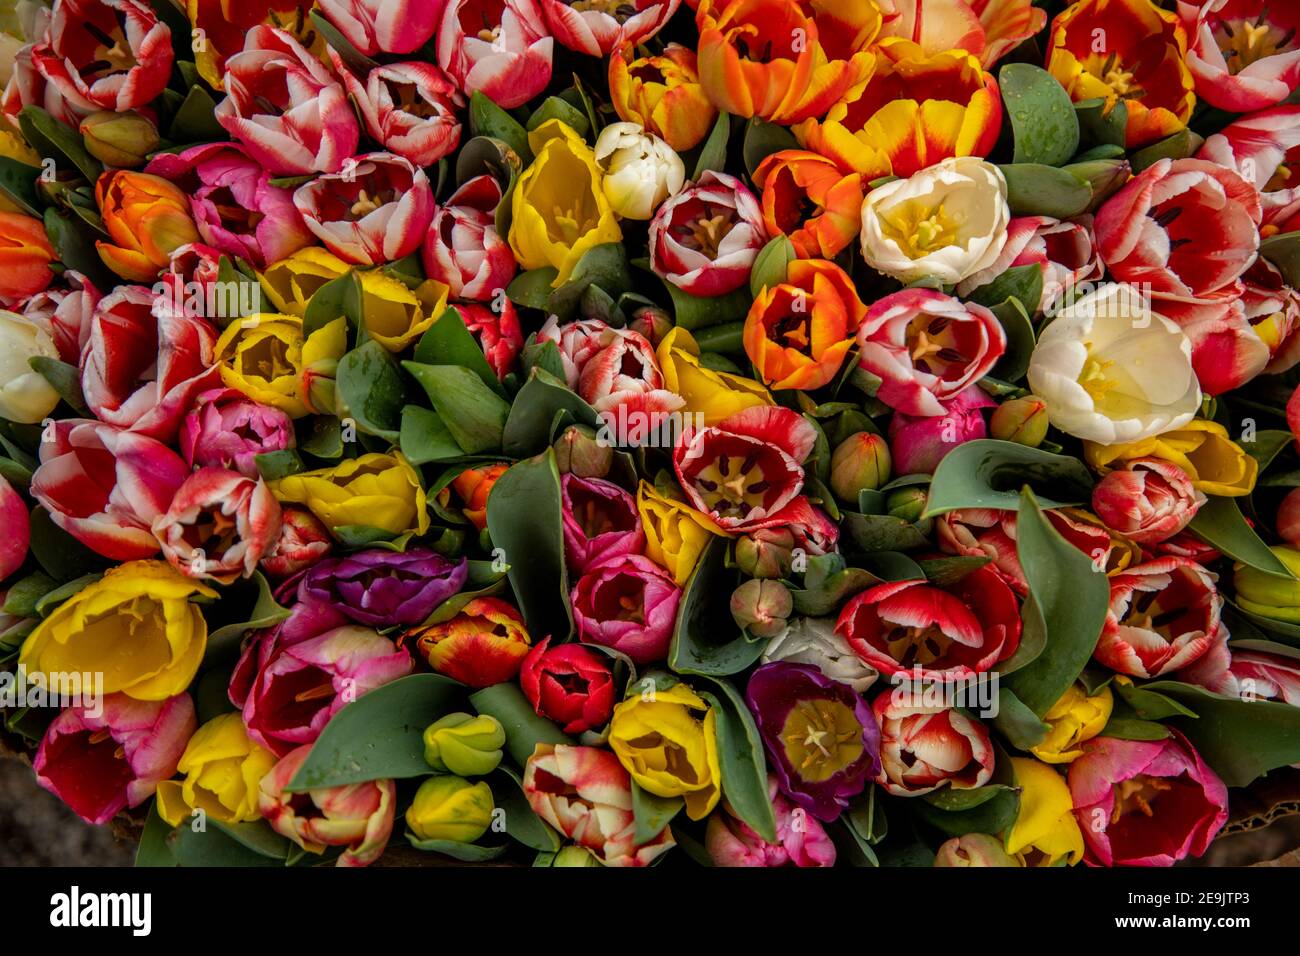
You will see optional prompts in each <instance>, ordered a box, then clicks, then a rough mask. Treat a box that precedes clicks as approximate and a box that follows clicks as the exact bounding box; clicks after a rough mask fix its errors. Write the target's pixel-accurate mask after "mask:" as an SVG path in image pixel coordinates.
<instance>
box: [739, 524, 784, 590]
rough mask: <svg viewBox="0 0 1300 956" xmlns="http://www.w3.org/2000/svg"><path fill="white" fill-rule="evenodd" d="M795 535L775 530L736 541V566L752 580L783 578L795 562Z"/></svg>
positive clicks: (746, 536) (782, 530)
mask: <svg viewBox="0 0 1300 956" xmlns="http://www.w3.org/2000/svg"><path fill="white" fill-rule="evenodd" d="M794 545H795V541H794V534H793V533H792V532H790V531H787V530H784V529H779V528H778V529H774V530H767V531H761V532H757V533H755V534H752V535H745V536H744V537H743V538H740V539H738V540H737V541H736V564H737V565H739V567H740V570H741V571H743V572H744V573H745V574H747V575H749V576H750V577H751V578H783V577H785V576H786V575H788V574H789V573H790V571H791V564H792V563H793V560H794V554H793V552H794Z"/></svg>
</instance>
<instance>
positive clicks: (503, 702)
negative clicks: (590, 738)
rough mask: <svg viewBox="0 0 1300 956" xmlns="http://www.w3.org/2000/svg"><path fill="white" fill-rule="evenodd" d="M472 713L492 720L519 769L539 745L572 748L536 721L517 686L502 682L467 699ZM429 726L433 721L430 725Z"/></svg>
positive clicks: (551, 728)
mask: <svg viewBox="0 0 1300 956" xmlns="http://www.w3.org/2000/svg"><path fill="white" fill-rule="evenodd" d="M469 702H470V705H471V706H472V707H473V708H474V712H475V713H478V714H483V715H486V716H489V717H495V718H496V719H497V720H498V721H500V723H501V727H502V729H503V730H505V733H506V752H507V753H509V754H510V756H511V758H512V759H513V760H514V761H515V763H517V764H519V766H521V767H522V766H524V765H525V764H527V763H528V758H529V757H531V756H532V755H533V751H534V750H536V749H537V745H538V744H572V743H573V741H572V740H571V739H570V738H569V737H568V736H566V735H565V734H564V732H563V731H561V730H560V728H559V727H557V726H555V724H553V723H551V722H550V721H549V720H547V719H546V718H545V717H539V716H538V714H537V711H535V710H534V709H533V705H532V704H530V703H529V702H528V698H527V697H525V696H524V692H523V691H522V690H520V689H519V685H518V684H516V683H514V682H513V681H503V682H502V683H500V684H493V685H492V686H491V687H484V688H483V689H482V690H478V691H475V692H474V693H472V694H470V695H469ZM431 722H432V721H431Z"/></svg>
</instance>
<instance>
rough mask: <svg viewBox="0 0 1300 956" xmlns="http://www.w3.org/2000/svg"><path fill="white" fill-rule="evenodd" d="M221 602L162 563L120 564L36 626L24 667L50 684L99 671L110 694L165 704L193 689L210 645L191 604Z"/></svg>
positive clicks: (26, 646)
mask: <svg viewBox="0 0 1300 956" xmlns="http://www.w3.org/2000/svg"><path fill="white" fill-rule="evenodd" d="M216 596H217V592H216V591H213V590H212V589H211V588H209V587H206V586H204V585H202V584H199V583H197V582H195V581H191V580H190V579H188V578H186V577H184V576H183V575H181V574H178V573H177V572H175V571H173V570H172V569H171V568H170V567H168V566H167V565H166V564H164V563H163V562H161V561H128V562H127V563H126V564H119V565H117V566H116V567H114V568H111V569H110V570H109V571H108V572H107V573H106V574H105V575H104V576H103V577H102V578H100V579H99V580H98V581H95V582H93V583H91V584H87V585H86V586H85V587H84V588H82V589H81V590H80V591H78V592H77V593H76V594H74V595H73V596H72V597H70V598H68V599H67V600H66V601H64V602H63V603H62V604H60V605H59V606H58V607H57V608H55V610H54V611H53V612H51V613H50V615H49V616H48V617H46V618H45V619H44V620H42V621H41V623H40V624H38V625H37V626H36V629H35V630H34V631H32V632H31V634H29V635H28V636H27V639H26V640H25V641H24V642H23V646H22V652H21V653H20V655H19V658H18V663H19V666H20V667H23V668H24V669H25V670H26V671H27V673H28V675H29V677H30V678H32V679H33V680H41V681H42V682H44V683H48V677H47V675H50V674H72V673H76V674H85V673H92V674H95V675H97V677H98V680H99V684H100V686H99V688H98V689H99V690H100V692H102V693H104V694H116V693H118V692H119V691H121V692H122V693H124V694H126V696H128V697H131V698H133V699H134V700H144V701H151V700H155V701H156V700H166V699H167V698H168V697H174V696H175V695H176V694H179V693H181V692H183V691H184V690H185V689H186V688H187V687H189V685H190V681H192V680H193V679H194V675H195V673H196V672H197V671H198V668H199V664H200V662H201V661H202V660H203V651H204V649H205V648H206V647H207V643H208V628H207V624H206V623H205V622H204V619H203V614H202V613H201V612H200V611H199V608H198V606H197V605H195V604H194V603H192V601H191V598H195V597H204V598H215V597H216ZM181 769H182V770H184V768H183V767H182V768H181Z"/></svg>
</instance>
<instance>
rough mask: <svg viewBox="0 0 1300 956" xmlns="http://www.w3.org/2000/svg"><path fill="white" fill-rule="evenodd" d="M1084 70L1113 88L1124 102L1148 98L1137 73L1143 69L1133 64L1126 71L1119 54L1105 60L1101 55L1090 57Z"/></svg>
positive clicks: (1114, 53)
mask: <svg viewBox="0 0 1300 956" xmlns="http://www.w3.org/2000/svg"><path fill="white" fill-rule="evenodd" d="M1084 69H1085V70H1087V71H1088V72H1089V73H1091V74H1092V75H1093V76H1095V77H1097V79H1099V80H1101V82H1103V83H1105V84H1106V85H1107V86H1109V87H1110V88H1111V91H1112V92H1113V93H1114V94H1115V95H1116V96H1117V97H1119V98H1120V99H1122V100H1136V99H1141V98H1142V97H1144V96H1146V90H1144V89H1142V87H1141V86H1139V85H1138V82H1137V72H1138V70H1140V69H1141V64H1139V63H1135V64H1133V68H1132V69H1125V67H1124V64H1122V63H1120V62H1119V54H1118V53H1116V52H1114V51H1111V53H1110V54H1109V55H1108V56H1107V57H1106V58H1105V59H1104V60H1103V59H1101V56H1100V54H1094V55H1093V56H1090V57H1089V58H1088V60H1087V62H1086V63H1085V64H1084Z"/></svg>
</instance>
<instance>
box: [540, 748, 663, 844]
mask: <svg viewBox="0 0 1300 956" xmlns="http://www.w3.org/2000/svg"><path fill="white" fill-rule="evenodd" d="M523 788H524V797H525V798H527V800H528V805H529V806H530V807H531V808H532V810H533V812H534V813H536V814H537V815H538V816H539V817H541V818H542V819H543V820H545V821H546V822H547V823H549V824H550V825H551V826H553V827H554V828H555V829H556V830H558V831H559V832H560V833H562V834H564V836H565V837H566V838H567V839H570V840H572V841H573V842H574V843H575V844H577V845H578V846H579V847H584V848H585V849H587V850H589V851H591V853H592V854H593V855H594V856H595V857H596V859H598V860H599V861H600V862H601V863H603V864H604V865H606V866H649V865H650V864H651V863H652V862H654V860H655V859H656V858H658V857H659V856H660V855H662V854H663V853H666V852H667V851H668V850H669V848H671V847H672V846H673V843H674V841H673V835H672V829H671V828H670V827H666V826H665V827H664V828H663V829H662V830H661V831H660V832H659V833H658V834H657V835H656V836H654V837H653V838H651V839H650V840H647V841H645V842H643V843H638V842H637V839H636V819H635V817H634V815H633V813H632V784H631V779H630V778H629V776H628V772H627V771H626V770H624V769H623V767H622V766H621V765H620V763H619V760H618V758H617V757H615V756H614V754H612V753H610V752H609V751H608V750H601V749H599V748H596V747H569V746H566V745H564V744H558V745H553V744H538V745H537V749H536V750H535V751H534V753H533V755H532V756H531V757H529V758H528V762H527V763H526V764H525V765H524V781H523Z"/></svg>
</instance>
